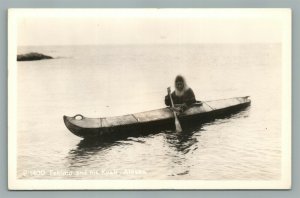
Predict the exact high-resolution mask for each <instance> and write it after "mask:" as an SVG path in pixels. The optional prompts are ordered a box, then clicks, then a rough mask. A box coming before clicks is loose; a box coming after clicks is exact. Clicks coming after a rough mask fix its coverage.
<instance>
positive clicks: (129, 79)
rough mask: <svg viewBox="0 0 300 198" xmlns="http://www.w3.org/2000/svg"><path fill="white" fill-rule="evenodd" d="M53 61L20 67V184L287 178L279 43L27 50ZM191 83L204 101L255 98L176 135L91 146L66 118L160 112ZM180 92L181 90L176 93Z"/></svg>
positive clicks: (29, 63)
mask: <svg viewBox="0 0 300 198" xmlns="http://www.w3.org/2000/svg"><path fill="white" fill-rule="evenodd" d="M31 51H36V52H41V53H45V54H47V55H51V56H53V57H55V59H53V60H43V61H32V62H18V94H19V95H18V131H17V135H18V156H17V157H18V161H17V162H18V177H19V178H24V179H25V178H26V179H29V178H43V179H44V178H46V179H59V178H63V179H203V180H220V179H221V180H222V179H224V180H226V179H232V180H236V179H262V180H271V179H279V178H280V169H281V163H280V162H281V146H280V140H281V139H280V138H281V124H280V120H281V118H280V116H281V109H280V106H281V98H280V95H281V76H280V65H281V58H280V57H281V47H280V45H278V44H255V45H254V44H251V45H250V44H243V45H235V44H223V45H219V44H202V45H153V46H152V45H140V46H139V45H136V46H72V47H70V46H64V47H62V46H60V47H57V46H56V47H55V46H51V47H20V48H19V49H18V53H25V52H31ZM179 73H180V74H183V75H184V76H185V77H186V78H187V83H188V84H189V85H190V86H191V87H192V88H193V90H194V92H195V94H196V97H197V99H198V100H212V99H222V98H229V97H235V96H246V95H250V96H251V99H252V105H251V107H250V108H247V109H245V110H244V111H242V112H240V113H238V114H236V115H234V116H232V117H230V118H226V119H219V120H215V121H214V122H211V123H206V124H203V125H199V126H198V128H192V129H188V130H187V131H185V132H184V134H180V135H176V134H174V132H172V131H161V132H159V133H157V134H153V135H149V136H145V137H129V138H128V139H123V140H119V141H114V142H105V143H97V142H86V141H83V140H82V139H81V138H79V137H77V136H75V135H73V134H72V133H71V132H69V131H68V129H67V128H66V127H65V125H64V123H63V119H62V116H63V115H69V116H73V115H75V114H78V113H81V114H83V115H85V116H87V117H107V116H114V115H123V114H128V113H135V112H141V111H146V110H152V109H156V108H161V107H163V106H164V101H163V98H164V96H165V95H166V88H167V87H168V86H170V85H171V86H173V80H174V77H175V76H176V75H177V74H179ZM173 89H174V88H173Z"/></svg>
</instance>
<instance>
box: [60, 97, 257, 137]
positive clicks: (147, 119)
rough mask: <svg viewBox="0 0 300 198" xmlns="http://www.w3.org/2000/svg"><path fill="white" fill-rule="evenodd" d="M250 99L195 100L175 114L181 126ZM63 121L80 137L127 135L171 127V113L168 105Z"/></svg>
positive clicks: (246, 103)
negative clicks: (119, 114) (126, 113)
mask: <svg viewBox="0 0 300 198" xmlns="http://www.w3.org/2000/svg"><path fill="white" fill-rule="evenodd" d="M250 103H251V100H250V99H249V98H248V96H246V97H236V98H229V99H222V100H213V101H206V102H202V103H195V104H194V105H193V106H191V107H190V108H189V109H187V110H186V111H185V112H183V113H181V114H180V115H179V116H178V118H179V121H180V123H181V124H183V126H184V125H189V124H193V123H195V122H196V123H199V122H202V121H206V120H212V119H215V118H218V117H220V116H226V115H230V114H232V113H235V112H237V111H239V110H241V109H243V108H245V107H247V106H249V105H250ZM64 122H65V125H66V126H67V128H68V129H69V130H70V131H71V132H72V133H74V134H75V135H77V136H79V137H83V138H94V137H98V138H100V137H103V138H105V137H116V136H129V135H130V134H131V133H142V131H145V130H152V131H158V130H163V129H172V127H173V128H174V114H173V112H172V110H171V109H170V108H168V107H167V108H162V109H157V110H152V111H145V112H141V113H134V114H128V115H123V116H116V117H107V118H86V117H84V116H82V115H76V116H74V117H68V116H64Z"/></svg>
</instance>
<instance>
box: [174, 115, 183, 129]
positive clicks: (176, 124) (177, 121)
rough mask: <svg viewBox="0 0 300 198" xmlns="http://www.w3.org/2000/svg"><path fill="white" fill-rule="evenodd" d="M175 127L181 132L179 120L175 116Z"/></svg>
mask: <svg viewBox="0 0 300 198" xmlns="http://www.w3.org/2000/svg"><path fill="white" fill-rule="evenodd" d="M175 127H176V132H181V131H182V128H181V125H180V122H179V120H178V118H177V117H175Z"/></svg>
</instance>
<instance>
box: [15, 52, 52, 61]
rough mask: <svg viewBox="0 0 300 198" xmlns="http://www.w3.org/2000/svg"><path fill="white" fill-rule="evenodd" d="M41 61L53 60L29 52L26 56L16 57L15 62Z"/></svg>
mask: <svg viewBox="0 0 300 198" xmlns="http://www.w3.org/2000/svg"><path fill="white" fill-rule="evenodd" d="M43 59H53V57H51V56H47V55H44V54H41V53H37V52H30V53H27V54H19V55H17V61H37V60H43Z"/></svg>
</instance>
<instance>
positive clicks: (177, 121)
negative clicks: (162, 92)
mask: <svg viewBox="0 0 300 198" xmlns="http://www.w3.org/2000/svg"><path fill="white" fill-rule="evenodd" d="M168 94H169V97H170V100H171V106H172V108H174V103H173V99H172V96H171V91H169V89H168ZM172 111H173V114H174V117H175V127H176V132H181V131H182V128H181V125H180V122H179V120H178V117H177V114H176V112H175V111H174V110H173V109H172Z"/></svg>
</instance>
